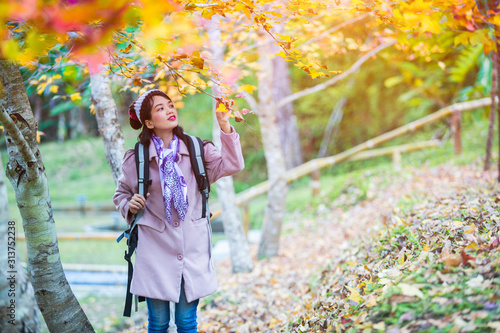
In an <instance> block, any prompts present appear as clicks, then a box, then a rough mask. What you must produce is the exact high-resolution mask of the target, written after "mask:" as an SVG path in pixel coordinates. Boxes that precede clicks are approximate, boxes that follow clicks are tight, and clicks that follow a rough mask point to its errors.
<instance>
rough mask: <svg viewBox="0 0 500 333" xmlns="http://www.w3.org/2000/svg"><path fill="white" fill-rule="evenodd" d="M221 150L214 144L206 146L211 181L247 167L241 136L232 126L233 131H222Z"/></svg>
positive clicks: (205, 152) (208, 172)
mask: <svg viewBox="0 0 500 333" xmlns="http://www.w3.org/2000/svg"><path fill="white" fill-rule="evenodd" d="M220 139H221V143H222V145H221V152H220V153H219V151H218V150H217V148H215V146H214V145H212V144H206V145H205V147H204V154H205V161H206V164H207V166H206V169H207V175H208V179H209V180H210V183H214V182H215V181H217V180H218V179H219V178H221V177H226V176H231V175H234V174H236V173H238V172H240V171H241V170H243V169H244V168H245V162H244V160H243V153H242V151H241V144H240V136H239V134H238V133H236V130H235V129H234V127H233V126H231V133H229V134H226V133H224V132H223V131H222V130H221V131H220Z"/></svg>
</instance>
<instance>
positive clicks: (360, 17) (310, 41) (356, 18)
mask: <svg viewBox="0 0 500 333" xmlns="http://www.w3.org/2000/svg"><path fill="white" fill-rule="evenodd" d="M367 16H368V14H366V13H365V14H363V15H360V16H357V17H353V18H352V19H350V20H349V21H345V22H342V23H340V24H337V25H336V26H334V27H331V28H330V29H328V30H326V31H323V32H322V33H321V34H320V35H319V36H318V37H316V38H312V39H309V40H307V41H305V42H304V43H302V44H301V45H300V46H305V45H309V44H311V43H314V42H317V41H318V40H321V39H323V38H325V37H326V36H327V35H329V34H331V33H333V32H335V31H337V30H339V29H342V28H343V27H345V26H347V25H350V24H352V23H355V22H357V21H360V20H362V19H364V18H365V17H367Z"/></svg>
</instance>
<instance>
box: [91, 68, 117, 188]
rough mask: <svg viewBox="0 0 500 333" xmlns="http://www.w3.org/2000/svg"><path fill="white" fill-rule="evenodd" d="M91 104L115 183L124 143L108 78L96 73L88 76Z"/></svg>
mask: <svg viewBox="0 0 500 333" xmlns="http://www.w3.org/2000/svg"><path fill="white" fill-rule="evenodd" d="M90 82H91V84H90V86H91V91H92V103H93V104H94V106H95V115H96V119H97V126H98V127H99V133H100V134H101V137H102V139H103V141H104V150H105V154H106V159H107V160H108V164H109V166H110V167H111V173H112V174H113V178H114V180H115V183H118V178H120V176H121V166H122V162H123V156H124V155H125V142H124V140H123V133H122V129H121V127H120V121H119V120H118V113H117V111H116V103H115V100H114V99H113V96H112V95H111V87H110V85H109V76H107V75H104V74H101V73H97V74H93V75H90Z"/></svg>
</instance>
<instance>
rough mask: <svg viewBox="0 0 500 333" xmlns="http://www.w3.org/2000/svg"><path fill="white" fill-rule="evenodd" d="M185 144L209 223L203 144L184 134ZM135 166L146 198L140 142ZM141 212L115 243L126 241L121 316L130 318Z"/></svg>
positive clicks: (144, 161)
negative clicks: (124, 284) (125, 264)
mask: <svg viewBox="0 0 500 333" xmlns="http://www.w3.org/2000/svg"><path fill="white" fill-rule="evenodd" d="M184 137H185V141H187V142H185V143H186V145H187V147H188V151H189V158H190V160H191V167H192V169H193V173H194V175H195V177H196V183H197V184H198V190H199V191H200V193H201V196H202V198H203V201H202V205H203V206H202V215H201V217H206V218H207V219H208V222H209V223H210V217H211V214H210V213H209V208H208V196H209V193H210V182H209V180H208V175H207V174H206V172H205V165H204V161H205V157H204V154H203V152H204V150H203V142H202V141H201V139H200V138H198V137H196V136H192V135H188V134H186V133H184ZM134 151H135V165H136V167H137V179H138V187H139V188H138V192H139V194H141V195H142V196H144V197H146V194H147V193H148V186H149V185H151V179H149V150H148V149H145V147H144V145H142V144H141V143H140V142H137V143H136V144H135V148H134ZM142 213H143V211H142V210H140V211H139V212H137V216H136V217H135V220H134V222H133V223H132V225H131V226H130V228H128V229H127V230H125V231H124V232H123V233H122V234H121V235H120V236H119V237H118V238H117V239H116V241H117V242H118V243H119V242H120V241H121V240H122V239H123V238H124V237H125V238H126V239H127V247H128V250H126V251H125V260H126V261H127V263H128V279H127V294H126V297H125V309H124V310H123V315H124V316H125V317H130V313H131V310H132V294H131V293H130V283H131V282H132V274H133V272H134V266H133V264H132V255H133V254H134V252H135V249H136V248H137V241H138V234H137V228H136V225H137V221H138V220H139V219H140V218H141V217H142ZM144 300H145V299H144V297H143V296H138V297H137V296H136V298H135V311H137V302H138V301H139V302H142V301H144Z"/></svg>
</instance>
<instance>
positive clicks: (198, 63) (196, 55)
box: [191, 51, 205, 69]
mask: <svg viewBox="0 0 500 333" xmlns="http://www.w3.org/2000/svg"><path fill="white" fill-rule="evenodd" d="M191 64H192V65H193V66H195V67H197V68H199V69H203V66H204V65H205V60H204V59H203V58H201V57H200V52H198V51H195V52H193V56H192V58H191Z"/></svg>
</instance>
